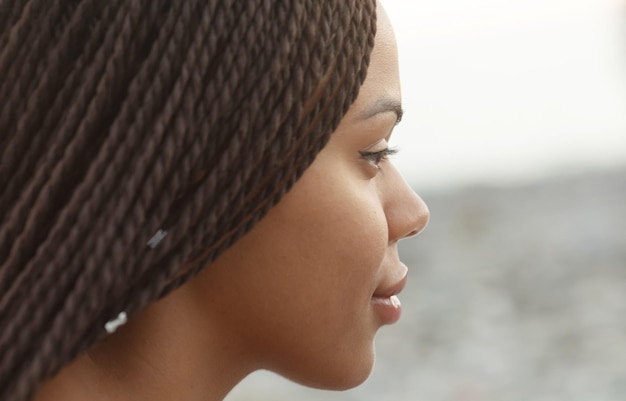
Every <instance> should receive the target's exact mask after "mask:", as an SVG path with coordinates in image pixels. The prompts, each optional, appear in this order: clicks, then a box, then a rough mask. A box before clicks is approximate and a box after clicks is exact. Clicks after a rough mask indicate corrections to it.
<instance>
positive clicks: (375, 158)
mask: <svg viewBox="0 0 626 401" xmlns="http://www.w3.org/2000/svg"><path fill="white" fill-rule="evenodd" d="M396 153H398V150H397V149H395V148H385V149H383V150H379V151H376V152H371V151H367V150H360V151H359V154H360V155H361V157H363V158H364V159H365V160H367V161H368V162H370V163H371V164H372V165H374V166H375V167H376V168H378V169H380V163H381V162H382V161H383V160H385V159H387V158H388V157H389V156H391V155H395V154H396Z"/></svg>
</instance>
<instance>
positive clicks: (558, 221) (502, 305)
mask: <svg viewBox="0 0 626 401" xmlns="http://www.w3.org/2000/svg"><path fill="white" fill-rule="evenodd" d="M383 4H384V6H385V8H386V9H387V12H388V14H389V15H390V18H391V20H392V22H393V24H394V27H395V30H396V36H397V39H398V46H399V53H400V69H401V71H400V72H401V79H402V86H403V92H404V93H403V103H404V108H405V117H404V119H403V122H402V123H401V124H400V125H399V126H398V127H397V128H396V130H395V133H394V138H393V140H392V144H395V145H397V147H398V148H399V149H400V150H401V152H400V153H399V154H398V155H396V156H394V162H395V163H396V165H397V166H398V167H399V168H400V170H401V171H402V172H403V173H404V175H405V177H406V178H407V180H408V181H409V182H410V183H411V185H412V186H413V187H414V188H415V190H416V191H417V192H418V193H420V195H422V197H423V198H424V199H425V200H426V202H427V203H428V205H429V207H430V209H431V222H430V225H429V227H428V228H427V230H426V231H425V232H424V233H423V234H421V235H420V236H419V237H417V238H413V239H410V240H407V241H405V242H404V243H403V244H402V246H401V257H402V259H403V260H404V262H405V263H406V264H407V265H408V266H409V270H410V277H409V278H410V279H409V283H408V285H407V288H406V289H405V291H404V292H403V294H402V296H401V299H402V302H403V316H402V319H401V320H400V322H399V323H398V324H396V325H394V326H391V327H385V328H383V329H382V330H381V331H380V333H379V335H378V337H377V362H376V367H375V369H374V372H373V373H372V376H371V377H370V379H369V380H368V381H367V382H366V383H365V384H363V385H362V386H360V387H358V388H356V389H353V390H349V391H346V392H340V393H336V392H325V391H319V390H310V389H306V388H303V387H300V386H298V385H295V384H292V383H289V382H288V381H286V380H284V379H282V378H280V377H278V376H276V375H273V374H271V373H267V372H259V373H256V374H253V375H252V376H250V377H249V378H248V379H246V380H245V381H244V382H243V383H242V384H241V385H240V386H239V387H237V388H236V389H235V390H234V391H233V392H232V394H230V395H229V397H228V398H227V400H228V401H244V400H245V401H260V400H279V401H282V400H298V401H309V400H322V399H323V400H337V401H339V400H342V401H356V400H359V401H370V400H371V401H373V400H377V401H380V400H394V401H404V400H406V401H409V400H410V401H478V400H480V401H528V400H533V401H544V400H545V401H578V400H580V401H618V400H619V401H623V400H626V1H622V0H415V1H410V2H409V1H406V0H404V1H402V0H386V1H383Z"/></svg>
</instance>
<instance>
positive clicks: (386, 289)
mask: <svg viewBox="0 0 626 401" xmlns="http://www.w3.org/2000/svg"><path fill="white" fill-rule="evenodd" d="M406 279H407V274H406V272H405V273H404V275H403V276H402V278H401V279H400V280H398V281H396V282H395V283H393V284H391V285H389V286H381V287H378V288H377V289H376V291H374V294H373V295H372V298H389V297H392V296H394V295H398V294H399V293H400V292H401V291H402V290H403V289H404V286H405V285H406Z"/></svg>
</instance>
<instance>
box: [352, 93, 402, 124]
mask: <svg viewBox="0 0 626 401" xmlns="http://www.w3.org/2000/svg"><path fill="white" fill-rule="evenodd" d="M390 111H392V112H394V113H396V116H397V118H396V124H398V123H399V122H400V120H402V115H403V114H404V110H402V105H401V104H400V101H398V100H396V99H392V98H382V99H378V100H377V101H375V102H374V103H372V104H371V105H370V106H369V107H367V108H366V109H365V110H364V111H363V113H361V114H360V116H359V117H358V119H359V120H367V119H370V118H372V117H374V116H376V115H378V114H381V113H387V112H390Z"/></svg>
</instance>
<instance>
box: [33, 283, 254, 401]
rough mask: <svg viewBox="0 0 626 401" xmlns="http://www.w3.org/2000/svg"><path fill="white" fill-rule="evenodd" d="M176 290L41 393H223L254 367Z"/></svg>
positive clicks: (115, 396) (120, 396) (113, 396)
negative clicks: (195, 313)
mask: <svg viewBox="0 0 626 401" xmlns="http://www.w3.org/2000/svg"><path fill="white" fill-rule="evenodd" d="M175 294H176V295H175V296H169V297H167V298H165V299H163V300H161V301H159V302H157V303H155V304H154V305H152V306H150V307H148V308H147V309H146V310H145V311H143V312H141V313H140V314H139V315H138V316H136V317H133V319H131V321H129V323H128V324H126V325H125V326H123V327H121V328H119V329H118V331H117V332H116V333H114V334H113V335H110V336H109V337H108V338H107V339H105V340H104V341H102V342H101V343H99V344H97V345H96V346H95V347H93V348H92V349H91V350H90V351H89V352H88V353H86V354H83V355H82V356H81V357H79V358H78V359H77V360H76V361H74V362H73V363H72V364H70V365H68V366H67V367H65V368H64V369H63V370H62V371H61V372H60V373H59V374H58V375H57V376H56V377H55V378H53V379H52V380H50V381H49V382H47V383H46V384H44V386H42V388H41V390H40V391H39V392H38V393H37V396H36V397H35V400H36V401H56V400H64V401H66V400H67V401H72V400H85V399H89V400H95V401H108V400H119V401H125V400H138V399H150V400H153V401H159V400H172V399H178V400H200V399H202V400H207V401H217V400H223V399H224V397H225V396H226V395H227V394H228V393H229V392H230V390H231V389H232V388H233V387H234V386H235V385H236V384H237V383H238V382H239V381H241V380H242V379H243V378H244V377H245V376H246V375H248V374H249V373H250V372H252V371H253V370H254V367H253V366H252V364H248V363H246V360H247V359H246V358H245V356H246V353H245V352H244V351H243V347H240V346H239V345H238V344H237V342H236V341H235V340H234V339H235V338H236V337H235V336H232V335H229V333H227V332H224V331H223V330H220V327H211V326H218V325H215V324H214V325H210V324H209V323H208V322H210V321H211V319H207V318H206V316H204V317H202V316H194V309H193V308H189V307H188V306H189V304H190V303H189V302H187V301H188V300H187V299H186V296H185V294H184V293H180V292H175ZM173 295H174V294H173ZM202 322H207V323H205V324H203V323H202Z"/></svg>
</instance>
